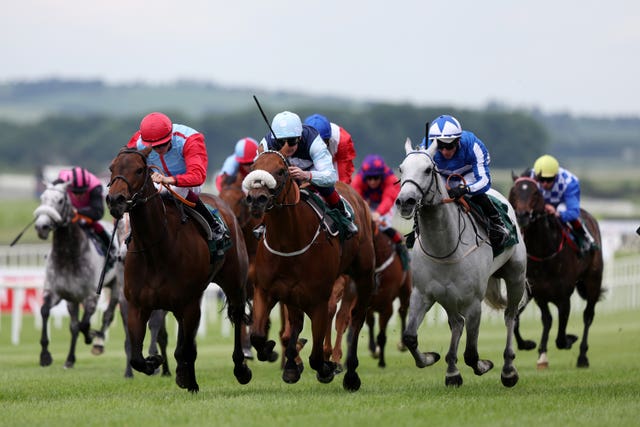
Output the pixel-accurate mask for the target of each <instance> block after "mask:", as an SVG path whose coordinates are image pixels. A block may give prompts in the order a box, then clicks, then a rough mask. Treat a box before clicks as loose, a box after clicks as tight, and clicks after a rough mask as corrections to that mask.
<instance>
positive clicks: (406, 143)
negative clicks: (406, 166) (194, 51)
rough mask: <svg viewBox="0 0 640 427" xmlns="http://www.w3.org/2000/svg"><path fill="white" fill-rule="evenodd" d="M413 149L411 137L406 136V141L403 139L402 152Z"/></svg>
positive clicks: (408, 151) (406, 152)
mask: <svg viewBox="0 0 640 427" xmlns="http://www.w3.org/2000/svg"><path fill="white" fill-rule="evenodd" d="M412 151H413V146H412V143H411V138H409V137H407V139H406V141H404V153H405V154H409V153H410V152H412Z"/></svg>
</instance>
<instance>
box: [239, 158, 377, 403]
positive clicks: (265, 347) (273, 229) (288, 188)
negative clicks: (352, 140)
mask: <svg viewBox="0 0 640 427" xmlns="http://www.w3.org/2000/svg"><path fill="white" fill-rule="evenodd" d="M288 166H289V165H288V161H287V159H285V157H284V156H283V155H282V154H280V153H279V152H277V151H265V152H263V153H261V154H260V155H259V156H258V158H257V159H256V160H255V162H254V164H253V168H252V169H253V170H252V172H251V173H250V174H249V175H247V177H246V178H245V180H244V184H243V185H244V188H245V189H247V191H248V194H247V201H248V203H249V206H250V211H251V214H252V215H254V216H255V217H260V216H262V215H264V225H265V227H266V230H265V233H264V235H263V237H262V239H261V240H260V243H259V245H258V251H257V253H256V283H255V289H254V307H253V310H254V311H253V313H254V319H253V325H252V332H251V344H252V345H253V346H254V348H255V349H256V351H257V356H258V359H259V360H267V359H268V358H269V356H270V353H271V352H272V351H273V347H274V345H275V342H274V341H271V340H269V341H267V337H266V326H267V320H268V317H269V313H270V312H271V310H272V308H273V307H274V305H275V304H276V303H277V302H280V303H281V304H286V305H287V309H288V314H289V322H290V325H291V338H290V340H289V341H288V345H287V349H286V352H285V356H286V362H285V367H284V371H283V374H282V377H283V380H284V381H285V382H288V383H295V382H297V381H298V380H299V379H300V366H299V365H297V364H296V362H295V358H296V357H297V356H298V351H297V347H296V344H297V341H298V337H299V334H300V332H301V331H302V327H303V320H304V314H307V315H308V316H309V318H310V319H311V328H312V336H313V345H312V349H311V355H310V356H309V365H310V366H311V368H312V369H314V370H315V371H316V377H317V379H318V380H319V381H320V382H323V383H328V382H330V381H332V380H333V377H334V375H335V374H334V371H335V368H336V365H335V363H332V362H329V361H326V360H324V357H323V340H324V337H325V332H326V328H327V327H328V325H329V318H328V317H329V314H328V302H329V299H330V297H331V292H332V289H333V284H334V281H335V280H336V279H337V278H338V276H339V275H340V274H342V273H345V272H348V273H349V275H350V276H351V277H352V278H353V280H354V282H355V284H356V290H357V293H358V302H357V303H356V305H355V307H354V310H353V321H352V326H353V329H354V333H353V334H352V337H351V341H350V342H349V346H348V354H347V372H346V374H345V376H344V379H343V387H344V388H345V389H346V390H349V391H356V390H358V389H359V388H360V384H361V382H360V378H359V376H358V374H357V372H356V369H357V367H358V358H357V349H358V334H359V332H360V329H361V328H362V325H363V324H364V321H365V316H366V312H367V307H368V305H369V299H370V295H371V292H372V290H373V280H374V279H373V275H374V267H375V266H374V252H373V238H372V226H371V214H370V213H369V208H368V206H367V205H366V204H365V202H364V200H362V198H361V197H360V196H359V195H358V194H357V193H356V192H355V190H353V189H352V188H351V187H349V186H347V185H346V184H343V183H337V184H336V189H337V190H338V192H339V193H340V194H341V195H342V196H343V197H344V198H345V199H346V200H348V201H349V203H350V204H351V205H352V206H353V209H354V211H355V214H354V215H355V218H354V219H355V222H356V224H357V226H358V228H359V230H360V231H359V233H358V234H357V235H356V236H354V237H353V238H351V239H349V240H346V241H344V242H342V241H341V240H340V238H339V236H332V235H331V234H330V233H329V232H327V231H326V230H325V229H324V228H323V223H322V222H321V221H320V219H319V218H318V215H317V214H316V213H315V211H314V210H313V208H312V207H311V205H310V204H308V203H306V202H304V201H301V198H300V189H299V187H298V184H297V183H296V182H295V181H294V180H293V178H292V177H291V176H290V175H289V172H288Z"/></svg>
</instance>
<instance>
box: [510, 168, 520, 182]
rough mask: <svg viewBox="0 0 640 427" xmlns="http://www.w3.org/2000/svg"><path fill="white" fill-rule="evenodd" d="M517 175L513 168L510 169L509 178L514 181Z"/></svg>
mask: <svg viewBox="0 0 640 427" xmlns="http://www.w3.org/2000/svg"><path fill="white" fill-rule="evenodd" d="M518 178H519V176H518V175H516V173H515V172H514V171H513V169H511V180H512V181H514V182H515V180H516V179H518Z"/></svg>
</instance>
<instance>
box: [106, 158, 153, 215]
mask: <svg viewBox="0 0 640 427" xmlns="http://www.w3.org/2000/svg"><path fill="white" fill-rule="evenodd" d="M150 152H151V148H147V149H145V150H142V151H138V150H135V149H126V148H123V149H122V150H120V152H119V153H118V155H117V156H116V157H115V158H114V159H113V161H112V162H111V165H110V166H109V170H110V171H111V179H110V180H109V193H108V194H107V198H106V199H107V206H108V207H109V212H111V215H112V216H113V217H114V218H122V215H123V214H124V213H125V212H129V211H130V210H131V209H132V208H133V207H135V205H136V203H138V202H140V201H141V200H146V199H144V196H148V195H149V194H154V193H153V192H154V191H156V189H155V187H154V186H153V182H152V181H151V178H150V176H151V170H150V168H149V167H148V166H147V157H148V156H149V153H150Z"/></svg>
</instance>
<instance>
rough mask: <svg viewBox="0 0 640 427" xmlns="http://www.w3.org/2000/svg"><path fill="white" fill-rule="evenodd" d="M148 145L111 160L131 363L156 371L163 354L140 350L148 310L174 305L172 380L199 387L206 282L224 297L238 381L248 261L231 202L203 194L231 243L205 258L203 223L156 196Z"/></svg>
mask: <svg viewBox="0 0 640 427" xmlns="http://www.w3.org/2000/svg"><path fill="white" fill-rule="evenodd" d="M150 151H151V148H148V149H145V150H143V151H137V150H131V149H122V150H120V152H119V153H118V155H117V156H116V157H115V159H114V160H113V161H112V163H111V166H110V170H111V180H110V183H109V186H110V189H109V194H108V195H107V204H108V206H109V209H110V212H111V215H112V216H113V217H114V218H118V219H119V218H121V217H122V215H123V214H124V213H125V212H129V217H130V221H131V240H130V242H128V251H127V256H126V258H125V265H124V275H125V286H124V293H125V296H126V298H127V301H128V302H129V309H128V322H127V328H128V330H129V337H130V340H131V366H132V367H133V368H134V369H135V370H137V371H140V372H143V373H145V374H147V375H151V374H153V373H154V371H155V370H156V368H157V367H158V366H160V364H161V363H162V357H161V356H159V355H151V356H149V357H147V358H144V357H143V355H142V345H143V341H144V336H145V332H146V324H147V321H148V320H149V316H150V314H151V312H152V311H153V310H157V309H161V310H167V311H171V312H172V313H173V315H174V316H175V318H176V320H177V321H178V337H177V343H176V350H175V353H174V356H175V358H176V362H177V367H176V384H178V386H179V387H181V388H186V389H187V390H188V391H190V392H197V391H198V390H199V386H198V383H197V382H196V375H195V360H196V356H197V350H196V341H195V338H196V333H197V330H198V325H199V323H200V315H201V312H200V301H201V299H202V295H203V292H204V290H205V289H206V288H207V286H208V285H209V283H210V282H216V283H217V284H218V285H220V287H221V288H222V290H223V291H224V293H225V295H226V297H227V304H228V308H227V315H228V316H229V319H230V321H231V323H232V324H233V325H235V326H236V328H235V333H234V347H233V356H232V358H233V363H234V371H233V373H234V375H235V376H236V379H237V380H238V382H239V383H241V384H247V383H248V382H249V381H250V380H251V370H250V369H249V368H248V367H247V365H246V363H245V360H244V356H243V354H242V346H241V342H240V341H241V340H240V327H239V326H240V325H241V322H242V321H245V320H246V317H247V315H246V313H245V310H246V307H247V303H246V294H245V285H246V280H247V270H248V268H249V266H248V264H249V262H248V259H247V249H246V246H245V244H244V238H243V236H242V231H241V230H240V226H239V225H238V222H237V221H236V217H235V216H234V214H233V212H232V211H231V209H230V208H229V207H228V206H227V205H226V204H225V203H224V202H223V201H222V200H221V199H220V198H218V197H215V196H212V195H205V194H201V195H200V197H201V199H202V200H203V202H205V203H207V204H209V205H211V206H212V207H214V208H217V209H218V212H219V213H220V215H221V216H222V218H223V219H224V222H225V223H226V224H227V227H228V229H229V232H230V234H231V241H232V246H231V248H230V249H229V250H227V252H225V254H224V258H222V259H220V260H217V261H215V262H214V263H213V264H212V263H211V262H210V253H209V248H208V245H207V242H206V240H205V239H206V238H205V237H204V236H205V233H204V230H203V229H202V227H201V226H200V225H198V224H197V223H196V221H193V220H192V219H191V218H190V217H188V216H187V215H186V214H185V212H184V210H183V206H182V205H180V202H178V201H177V200H176V199H173V198H171V197H170V196H169V197H164V195H163V196H162V197H161V196H160V194H161V193H160V192H159V191H158V190H157V189H156V187H155V186H154V184H153V182H152V180H151V172H152V168H151V167H150V166H149V165H147V156H148V155H149V153H150Z"/></svg>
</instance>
